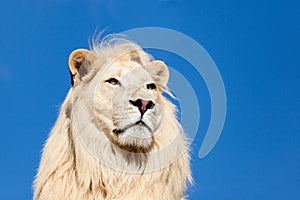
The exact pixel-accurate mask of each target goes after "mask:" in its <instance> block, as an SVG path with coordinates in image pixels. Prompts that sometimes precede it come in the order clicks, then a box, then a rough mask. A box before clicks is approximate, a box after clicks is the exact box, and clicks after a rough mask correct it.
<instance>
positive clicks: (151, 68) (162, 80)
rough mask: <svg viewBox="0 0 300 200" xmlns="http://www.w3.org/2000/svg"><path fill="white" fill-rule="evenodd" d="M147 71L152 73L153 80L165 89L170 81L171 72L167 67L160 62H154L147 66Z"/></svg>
mask: <svg viewBox="0 0 300 200" xmlns="http://www.w3.org/2000/svg"><path fill="white" fill-rule="evenodd" d="M145 68H146V70H147V71H148V72H149V73H150V75H151V76H152V78H153V80H154V81H155V82H156V83H157V84H159V85H161V86H162V87H165V86H166V85H167V83H168V81H169V70H168V67H167V65H166V64H165V63H164V62H163V61H160V60H154V61H152V62H150V63H149V64H148V65H147V66H145Z"/></svg>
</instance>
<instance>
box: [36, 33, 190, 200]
mask: <svg viewBox="0 0 300 200" xmlns="http://www.w3.org/2000/svg"><path fill="white" fill-rule="evenodd" d="M69 67H70V71H71V74H72V83H73V86H72V88H71V89H70V90H69V92H68V94H67V97H66V99H65V101H64V103H63V104H62V107H61V111H60V113H59V116H58V119H57V121H56V123H55V125H54V127H53V129H52V131H51V133H50V135H49V138H48V140H47V142H46V144H45V146H44V149H43V153H42V158H41V162H40V167H39V170H38V173H37V176H36V179H35V181H34V199H35V200H44V199H55V200H59V199H63V200H67V199H74V200H75V199H76V200H80V199H82V200H83V199H86V200H87V199H88V200H94V199H99V200H100V199H136V200H140V199H164V200H165V199H170V200H171V199H183V198H184V197H185V191H186V184H187V183H188V182H190V181H191V174H190V167H189V162H190V158H189V152H188V143H187V141H186V138H185V136H184V133H183V131H182V128H181V126H180V124H179V123H178V121H177V119H176V115H175V107H174V106H173V105H172V104H171V103H170V102H169V101H168V100H167V99H166V98H165V97H164V96H163V95H162V92H163V91H167V87H166V84H167V81H168V78H169V73H168V70H167V67H166V65H165V64H164V63H163V62H161V61H155V60H152V58H151V56H149V55H148V54H146V53H145V52H144V51H143V50H142V49H141V48H140V47H139V46H138V45H137V44H135V43H133V42H130V41H128V40H125V39H120V38H118V37H114V36H112V37H109V38H107V39H105V40H104V41H102V42H101V43H97V42H95V43H94V45H93V47H92V48H91V50H90V51H88V50H83V49H79V50H76V51H74V52H73V53H72V54H71V55H70V58H69ZM112 78H113V79H112ZM117 80H119V82H117ZM154 86H155V87H154ZM139 99H142V100H139ZM136 102H137V103H136ZM149 102H150V103H151V105H150V103H149ZM138 103H140V104H141V103H143V104H141V105H138ZM147 103H148V104H147ZM146 105H147V106H148V107H147V106H146ZM143 106H144V107H143ZM140 112H141V113H140ZM140 119H141V121H143V122H139V123H138V122H136V121H138V120H140Z"/></svg>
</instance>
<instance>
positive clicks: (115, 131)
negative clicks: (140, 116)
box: [113, 120, 152, 135]
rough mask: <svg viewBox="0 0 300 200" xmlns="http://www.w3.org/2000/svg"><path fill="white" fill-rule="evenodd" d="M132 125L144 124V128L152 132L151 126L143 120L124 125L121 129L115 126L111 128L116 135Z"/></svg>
mask: <svg viewBox="0 0 300 200" xmlns="http://www.w3.org/2000/svg"><path fill="white" fill-rule="evenodd" d="M134 126H144V127H145V128H146V129H148V131H149V132H152V130H151V128H150V127H149V126H148V125H147V124H146V123H145V122H143V121H142V120H139V121H137V122H135V123H132V124H129V125H127V126H125V128H122V129H119V128H116V129H114V130H113V133H114V134H116V135H120V134H122V133H124V132H125V131H126V130H127V129H129V128H132V127H134Z"/></svg>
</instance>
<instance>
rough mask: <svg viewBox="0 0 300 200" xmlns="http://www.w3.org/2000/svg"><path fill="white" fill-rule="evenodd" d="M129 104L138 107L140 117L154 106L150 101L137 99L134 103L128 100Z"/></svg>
mask: <svg viewBox="0 0 300 200" xmlns="http://www.w3.org/2000/svg"><path fill="white" fill-rule="evenodd" d="M129 102H130V103H131V104H132V105H134V106H136V107H138V109H139V111H140V112H141V115H143V114H144V113H145V112H146V111H147V110H148V109H152V108H153V107H154V105H155V104H154V103H153V102H152V101H150V100H143V99H137V100H135V101H132V100H129Z"/></svg>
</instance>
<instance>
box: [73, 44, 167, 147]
mask: <svg viewBox="0 0 300 200" xmlns="http://www.w3.org/2000/svg"><path fill="white" fill-rule="evenodd" d="M111 48H113V47H111ZM101 49H103V48H101ZM113 49H114V51H112V50H111V51H105V55H103V52H104V51H103V50H102V51H99V49H98V48H97V47H95V48H94V49H93V51H89V50H85V49H78V50H75V51H74V52H72V53H71V55H70V57H69V68H70V71H71V74H72V81H73V87H74V90H76V89H77V87H78V88H80V89H78V90H80V91H81V92H80V93H77V94H78V96H81V97H82V96H85V97H91V98H88V100H87V101H89V102H88V103H87V104H86V105H89V108H88V109H87V110H88V111H89V113H88V116H89V118H90V119H93V120H92V121H93V123H94V124H95V126H96V127H97V128H98V129H100V131H103V132H104V133H105V135H106V137H107V138H108V139H109V140H111V141H112V142H113V143H114V144H116V145H118V146H119V147H121V148H123V149H126V150H130V151H136V150H149V149H151V147H152V146H153V144H154V138H153V137H154V134H158V131H159V130H160V129H159V128H160V126H161V122H162V118H164V115H165V111H164V104H165V103H166V99H165V97H164V96H163V95H162V92H163V91H165V90H166V84H167V82H168V79H169V71H168V68H167V66H166V64H165V63H164V62H162V61H158V60H152V59H151V57H150V56H149V55H147V54H146V53H145V52H144V51H142V50H141V49H140V48H139V47H138V46H137V45H135V44H133V43H130V42H128V41H127V42H126V43H121V44H118V47H117V48H116V47H114V48H113ZM116 49H118V50H119V51H121V52H122V53H119V52H116ZM104 57H105V60H104V59H103V58H104ZM107 60H109V62H107ZM82 88H84V89H82ZM75 93H76V92H75ZM86 117H87V116H86ZM77 123H78V122H77Z"/></svg>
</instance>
